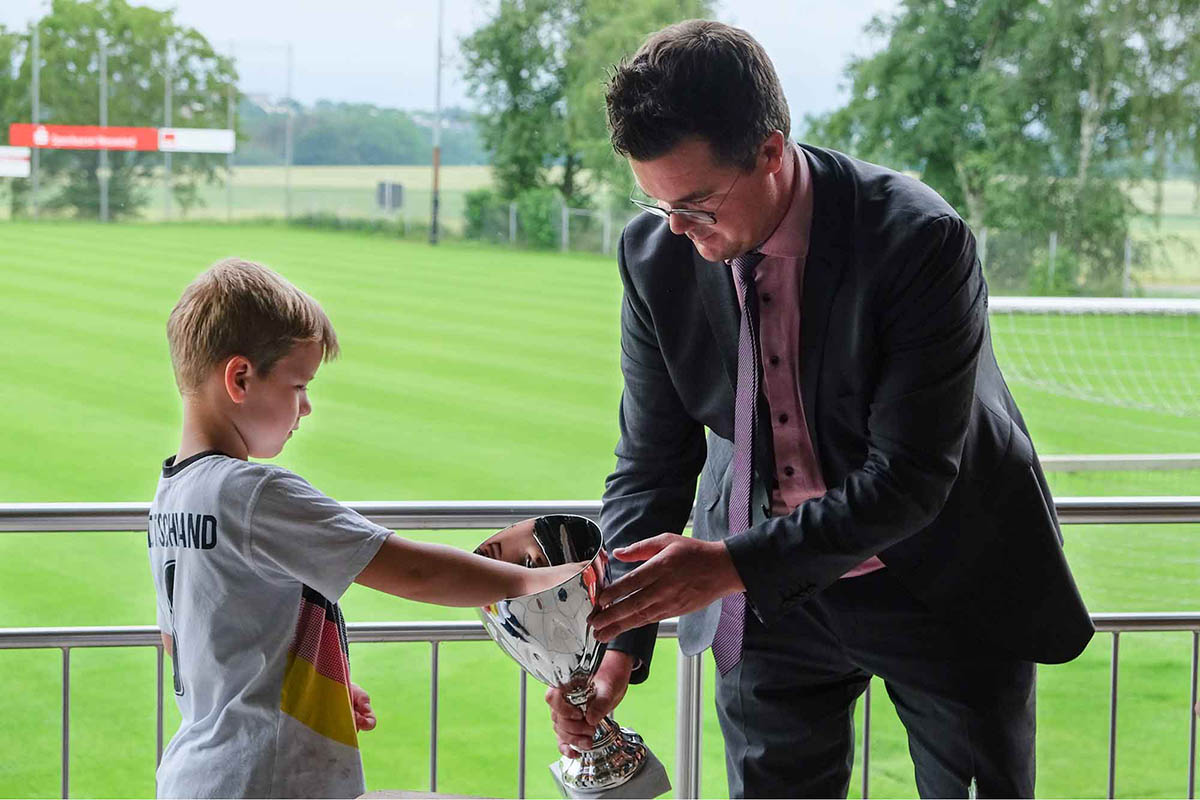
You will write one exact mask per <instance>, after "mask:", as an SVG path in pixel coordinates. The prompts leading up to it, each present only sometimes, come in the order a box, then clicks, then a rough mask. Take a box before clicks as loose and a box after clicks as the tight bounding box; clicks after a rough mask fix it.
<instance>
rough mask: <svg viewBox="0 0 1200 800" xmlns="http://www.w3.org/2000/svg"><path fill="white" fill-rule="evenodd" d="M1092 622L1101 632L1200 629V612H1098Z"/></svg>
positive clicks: (1093, 615)
mask: <svg viewBox="0 0 1200 800" xmlns="http://www.w3.org/2000/svg"><path fill="white" fill-rule="evenodd" d="M1092 623H1093V624H1094V625H1095V626H1096V630H1097V631H1099V632H1101V633H1142V632H1146V631H1200V612H1196V611H1180V612H1174V613H1172V612H1151V613H1137V612H1135V613H1125V614H1105V613H1097V614H1092Z"/></svg>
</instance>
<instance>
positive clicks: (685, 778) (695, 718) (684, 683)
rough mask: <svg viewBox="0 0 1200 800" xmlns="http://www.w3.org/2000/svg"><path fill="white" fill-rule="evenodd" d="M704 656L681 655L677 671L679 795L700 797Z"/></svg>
mask: <svg viewBox="0 0 1200 800" xmlns="http://www.w3.org/2000/svg"><path fill="white" fill-rule="evenodd" d="M702 655H703V654H701V655H696V656H685V655H684V654H683V653H682V652H680V653H679V662H678V666H677V668H676V692H677V696H676V712H675V796H676V797H679V798H685V799H686V798H696V797H699V796H700V680H701V658H702Z"/></svg>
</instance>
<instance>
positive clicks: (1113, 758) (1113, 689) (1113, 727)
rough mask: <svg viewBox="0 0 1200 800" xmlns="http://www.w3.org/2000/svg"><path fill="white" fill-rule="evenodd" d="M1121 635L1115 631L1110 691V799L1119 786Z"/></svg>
mask: <svg viewBox="0 0 1200 800" xmlns="http://www.w3.org/2000/svg"><path fill="white" fill-rule="evenodd" d="M1120 646H1121V634H1120V632H1119V631H1113V635H1112V669H1111V678H1110V683H1109V689H1108V797H1109V800H1112V798H1114V797H1116V785H1117V671H1118V669H1119V667H1118V661H1119V657H1120Z"/></svg>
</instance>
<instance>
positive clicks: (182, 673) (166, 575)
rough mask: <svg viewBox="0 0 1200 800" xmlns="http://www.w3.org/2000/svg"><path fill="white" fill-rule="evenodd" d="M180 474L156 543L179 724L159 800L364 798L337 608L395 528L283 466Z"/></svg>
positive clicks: (167, 497)
mask: <svg viewBox="0 0 1200 800" xmlns="http://www.w3.org/2000/svg"><path fill="white" fill-rule="evenodd" d="M172 462H173V459H168V460H167V461H166V462H165V463H164V464H163V473H162V477H161V478H160V480H159V483H158V490H157V492H156V493H155V496H154V502H153V503H152V504H151V506H150V518H149V528H148V532H147V544H148V546H149V551H150V567H151V571H152V573H153V577H154V588H155V592H156V594H157V596H158V625H159V627H160V628H161V629H162V630H163V632H164V633H167V634H170V635H171V636H172V637H174V643H175V648H174V649H175V664H174V666H175V670H174V671H175V694H176V699H177V701H178V703H179V711H180V714H181V715H182V721H181V723H180V726H179V731H178V732H177V733H176V734H175V736H174V737H173V738H172V739H171V742H170V744H169V745H167V748H166V750H165V752H164V753H163V758H162V763H161V765H160V766H159V768H158V794H159V796H160V797H354V796H356V795H359V794H362V792H363V791H364V785H363V771H362V758H361V756H360V755H359V751H358V738H357V735H356V732H355V728H354V715H353V711H352V708H351V704H350V695H349V682H350V667H349V656H348V651H347V647H346V634H345V625H344V623H343V621H342V615H341V612H340V610H339V609H338V606H337V602H336V601H337V599H338V598H340V597H341V596H342V594H343V593H344V592H345V591H346V589H347V588H348V587H349V586H350V584H351V582H352V581H353V580H354V578H355V577H357V575H358V574H359V573H360V572H362V570H363V568H364V567H366V565H367V564H368V563H369V562H370V561H371V559H372V558H373V557H374V556H375V553H376V552H377V551H378V550H379V547H380V545H381V544H382V543H383V541H384V540H385V539H386V538H387V537H388V536H389V535H391V534H390V531H388V530H386V529H385V528H381V527H380V526H378V525H375V524H374V523H372V522H369V521H368V520H367V519H365V518H364V517H362V516H361V515H359V514H358V513H356V512H354V511H352V510H350V509H348V508H346V507H345V506H342V505H341V504H339V503H337V502H336V501H334V500H332V499H330V498H329V497H326V496H325V495H323V494H321V493H320V492H318V491H317V490H316V489H314V488H313V487H312V486H311V485H309V483H308V482H307V481H305V480H304V479H303V478H301V477H300V476H298V475H296V474H295V473H293V472H290V471H288V470H286V469H283V468H281V467H276V466H271V465H268V464H252V463H249V462H246V461H242V460H240V459H235V458H230V457H228V456H225V455H223V454H221V453H200V454H198V455H195V456H192V457H191V458H188V459H187V460H185V461H183V462H180V463H179V464H174V463H172Z"/></svg>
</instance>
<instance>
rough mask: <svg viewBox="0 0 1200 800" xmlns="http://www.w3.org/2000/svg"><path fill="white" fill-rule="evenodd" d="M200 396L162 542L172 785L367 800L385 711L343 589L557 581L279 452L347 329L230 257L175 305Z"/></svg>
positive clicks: (167, 482)
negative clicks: (348, 622) (347, 493)
mask: <svg viewBox="0 0 1200 800" xmlns="http://www.w3.org/2000/svg"><path fill="white" fill-rule="evenodd" d="M167 338H168V340H169V343H170V349H171V362H172V365H173V366H174V369H175V380H176V383H177V384H178V387H179V391H180V394H181V395H182V398H183V435H182V440H181V442H180V446H179V452H178V453H177V454H176V455H174V456H172V457H170V458H168V459H167V460H166V461H165V462H164V463H163V468H162V478H161V479H160V481H159V484H158V490H157V492H156V493H155V496H154V502H153V504H152V505H151V507H150V519H149V531H148V536H147V543H148V545H149V550H150V565H151V569H152V572H153V578H154V587H155V590H156V593H157V595H158V625H159V627H160V628H161V629H162V631H163V644H164V645H165V647H166V649H167V651H168V652H170V653H171V656H172V658H173V659H174V673H175V694H176V696H177V700H178V704H179V710H180V713H181V715H182V722H181V723H180V727H179V731H178V733H176V734H175V736H174V738H172V740H171V743H170V744H169V745H168V746H167V748H166V751H165V752H164V753H163V758H162V764H161V766H160V767H159V769H158V793H159V796H160V797H354V796H356V795H359V794H361V793H362V792H363V791H364V784H363V770H362V759H361V757H360V755H359V751H358V740H357V734H356V731H357V730H370V729H371V728H373V727H374V726H375V718H374V715H373V713H372V711H371V708H370V700H369V698H368V696H367V695H366V693H365V692H363V691H362V690H361V689H359V688H358V687H357V686H355V685H354V684H352V683H350V668H349V661H348V657H349V654H348V650H347V646H346V632H345V625H344V622H343V620H342V614H341V611H340V610H339V609H338V606H337V600H338V598H340V597H341V596H342V594H343V593H344V592H345V591H346V589H347V588H348V587H349V585H350V583H351V582H358V583H361V584H363V585H366V586H370V587H372V588H374V589H379V590H381V591H384V592H389V593H391V594H394V595H398V596H401V597H407V598H411V599H414V600H421V601H425V602H430V603H438V604H442V605H452V606H481V605H485V604H488V603H493V602H496V601H498V600H501V599H503V598H505V597H513V596H518V595H522V594H528V593H531V592H534V591H540V590H541V589H544V588H549V587H550V586H553V585H555V584H557V583H558V582H561V581H562V580H565V579H566V578H567V577H569V575H568V573H569V571H570V566H569V565H568V566H567V567H566V568H564V569H537V570H531V569H526V568H524V567H519V566H516V565H513V564H508V563H505V562H502V561H494V560H491V559H488V558H484V557H482V556H476V555H473V554H470V553H465V552H462V551H459V550H456V549H453V548H450V547H445V546H441V545H433V544H418V543H415V542H411V541H407V540H405V539H402V538H400V537H398V536H395V535H394V534H392V533H391V532H389V531H388V530H386V529H384V528H381V527H379V526H378V525H375V524H373V523H371V522H369V521H367V520H366V519H365V518H363V517H362V516H360V515H359V514H357V513H355V512H354V511H351V510H350V509H348V508H345V507H344V506H341V505H339V504H338V503H337V502H335V501H334V500H331V499H330V498H328V497H326V496H325V495H323V494H321V493H320V492H319V491H317V490H316V489H314V488H313V487H312V486H310V485H309V484H308V483H307V482H306V481H305V480H304V479H303V478H301V477H300V476H298V475H296V474H294V473H292V472H290V471H288V470H286V469H283V468H281V467H277V466H272V465H269V464H256V463H251V462H250V461H248V460H247V459H248V458H250V457H254V458H271V457H273V456H276V455H278V454H279V452H280V451H281V450H282V449H283V446H284V444H285V443H286V442H287V440H288V439H289V438H291V435H292V433H293V432H295V431H296V430H297V429H298V428H299V425H300V420H301V419H303V418H304V417H305V416H307V415H308V414H309V413H310V412H311V411H312V406H311V405H310V404H309V401H308V396H307V388H308V385H309V383H310V382H311V381H312V379H313V376H314V375H315V374H316V372H317V367H318V366H320V364H321V362H322V361H324V360H329V359H331V358H333V357H334V356H336V355H337V352H338V344H337V337H336V335H335V334H334V331H333V326H332V325H331V324H330V322H329V319H328V317H326V315H325V313H324V312H323V311H322V309H321V307H320V306H319V305H318V304H317V302H316V301H315V300H313V299H312V298H311V297H309V296H308V295H306V294H304V293H303V292H301V291H300V290H299V289H297V288H296V287H294V286H292V285H291V284H290V283H288V282H287V281H286V280H284V279H283V278H282V277H280V276H279V275H277V274H275V273H274V272H272V271H270V270H268V269H266V268H264V267H262V266H259V265H257V264H253V263H250V262H246V261H239V260H234V259H230V260H226V261H222V262H220V263H218V264H215V265H214V266H213V267H212V268H210V269H209V270H208V271H207V272H205V273H203V274H202V275H200V277H199V278H197V279H196V280H195V281H194V282H193V283H192V284H191V285H190V286H188V288H187V290H186V291H185V292H184V293H183V297H182V298H181V299H180V301H179V303H178V304H177V305H176V306H175V309H174V310H173V311H172V312H171V316H170V320H169V321H168V323H167Z"/></svg>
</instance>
